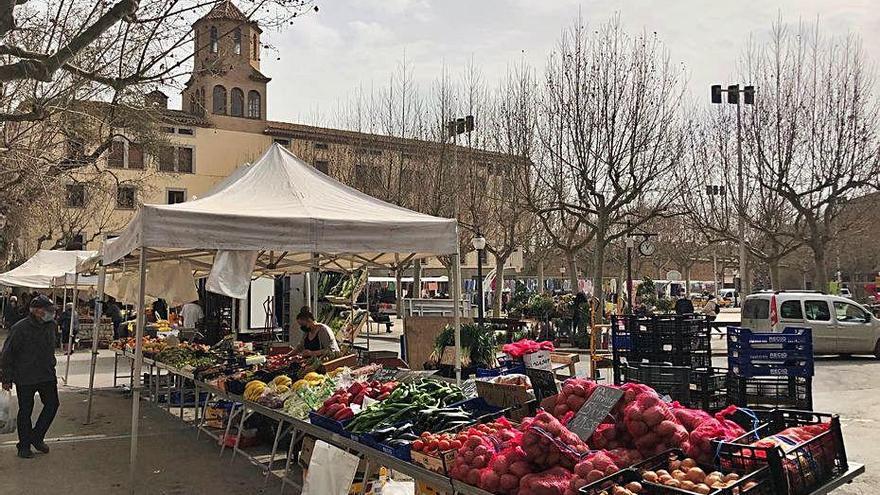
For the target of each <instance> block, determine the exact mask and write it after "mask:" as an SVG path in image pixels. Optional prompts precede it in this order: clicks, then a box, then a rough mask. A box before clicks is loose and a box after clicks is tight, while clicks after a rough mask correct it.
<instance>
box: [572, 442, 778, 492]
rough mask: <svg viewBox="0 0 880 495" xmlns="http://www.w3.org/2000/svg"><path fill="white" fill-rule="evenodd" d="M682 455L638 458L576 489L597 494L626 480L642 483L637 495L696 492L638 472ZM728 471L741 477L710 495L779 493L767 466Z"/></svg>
mask: <svg viewBox="0 0 880 495" xmlns="http://www.w3.org/2000/svg"><path fill="white" fill-rule="evenodd" d="M685 458H686V456H685V455H684V453H683V452H682V451H681V450H678V449H672V450H669V451H666V452H664V453H662V454H659V455H657V456H654V457H651V458H650V459H647V460H645V461H642V462H640V463H638V464H636V465H634V466H632V467H631V468H627V469H624V470H621V471H618V472H617V473H614V474H612V475H611V476H607V477H605V478H602V479H601V480H599V481H596V482H594V483H591V484H589V485H586V486H584V487H582V488H581V489H580V491H579V493H580V494H581V495H601V494H602V493H607V492H606V491H607V490H608V489H610V488H612V487H614V486H615V485H616V486H624V485H626V484H627V483H630V482H632V481H636V482H638V483H640V484H641V485H642V491H641V492H640V494H641V495H694V494H695V493H696V492H693V491H688V490H682V489H680V488H674V487H670V486H664V485H660V484H657V483H650V482H647V481H644V479H643V478H642V475H641V473H642V472H643V471H657V470H658V469H667V468H668V467H669V462H670V461H672V460H676V459H679V460H681V459H685ZM701 467H702V468H703V470H704V471H706V472H707V473H708V472H712V471H714V470H715V468H714V467H711V466H701ZM728 472H736V473H737V474H739V475H741V478H740V479H739V480H737V481H736V482H734V483H733V484H731V485H730V486H728V487H725V488H716V489H713V490H712V491H711V492H709V493H710V494H711V495H779V492H778V491H777V489H776V485H775V483H774V480H773V478H772V476H771V473H770V470H769V469H768V468H767V467H760V468H759V469H755V470H752V471H749V472H741V471H735V470H731V471H728ZM725 474H726V473H725ZM746 485H749V488H748V489H746V488H745V487H746Z"/></svg>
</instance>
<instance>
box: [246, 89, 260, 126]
mask: <svg viewBox="0 0 880 495" xmlns="http://www.w3.org/2000/svg"><path fill="white" fill-rule="evenodd" d="M248 117H250V118H252V119H259V118H260V93H259V92H258V91H248Z"/></svg>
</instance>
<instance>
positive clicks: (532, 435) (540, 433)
mask: <svg viewBox="0 0 880 495" xmlns="http://www.w3.org/2000/svg"><path fill="white" fill-rule="evenodd" d="M520 429H521V431H522V432H523V436H522V447H523V451H525V453H526V458H527V459H528V461H529V462H531V463H533V464H534V465H535V466H536V467H538V468H540V469H547V468H551V467H553V466H562V467H564V468H566V469H572V468H573V467H574V465H575V464H576V463H577V461H579V460H580V458H581V457H583V455H584V454H586V453H587V452H588V451H589V448H588V447H587V444H586V443H584V442H583V440H581V439H580V438H578V436H577V435H575V434H574V433H572V432H571V431H569V429H568V428H566V427H565V426H564V425H563V424H562V423H561V422H559V420H558V419H556V418H555V417H553V416H552V415H550V413H548V412H546V411H540V412H539V413H538V414H536V415H535V417H533V418H526V419H525V420H524V421H523V423H522V426H521V428H520Z"/></svg>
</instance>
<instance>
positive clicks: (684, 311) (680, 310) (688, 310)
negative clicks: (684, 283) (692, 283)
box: [675, 291, 694, 316]
mask: <svg viewBox="0 0 880 495" xmlns="http://www.w3.org/2000/svg"><path fill="white" fill-rule="evenodd" d="M675 314H677V315H678V316H684V315H692V314H694V303H693V301H691V300H690V298H689V297H687V293H686V292H685V291H682V292H681V293H680V294H679V297H678V300H677V301H675Z"/></svg>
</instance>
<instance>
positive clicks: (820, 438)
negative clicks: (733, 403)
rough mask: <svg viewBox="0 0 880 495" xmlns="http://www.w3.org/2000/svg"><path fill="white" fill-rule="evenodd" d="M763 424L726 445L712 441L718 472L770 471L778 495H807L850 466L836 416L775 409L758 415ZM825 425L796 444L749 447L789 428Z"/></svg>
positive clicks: (787, 442)
mask: <svg viewBox="0 0 880 495" xmlns="http://www.w3.org/2000/svg"><path fill="white" fill-rule="evenodd" d="M757 415H758V418H759V420H761V421H763V423H762V424H761V425H760V426H758V427H757V428H755V429H754V430H752V431H750V432H748V433H746V434H745V435H743V436H741V437H739V438H737V439H734V440H731V441H727V442H714V444H715V446H716V452H717V459H718V461H717V464H718V467H719V468H721V469H733V470H736V469H739V470H750V469H761V468H763V467H764V466H766V467H767V468H769V470H770V475H771V476H772V477H773V479H774V484H775V485H776V486H777V487H778V490H779V491H778V492H777V493H779V494H780V495H808V494H809V493H811V492H813V491H815V490H816V489H818V488H819V487H821V486H822V485H824V484H825V483H828V482H829V481H831V480H833V479H834V478H837V477H838V476H840V475H842V474H844V473H845V472H846V471H847V470H848V469H849V465H848V462H847V457H846V448H845V447H844V443H843V432H842V431H841V428H840V418H839V417H838V416H837V415H836V414H827V413H817V412H812V411H796V410H787V409H776V410H773V411H769V412H763V413H761V412H759V413H757ZM817 425H826V429H825V430H824V431H822V432H821V433H819V434H817V435H815V436H813V437H812V438H810V439H808V440H806V441H802V442H800V443H797V442H796V441H795V439H793V438H791V436H788V437H787V438H786V439H785V444H786V447H785V449H783V448H781V447H779V446H772V447H770V446H768V447H756V446H752V445H751V444H752V443H754V442H757V441H758V440H761V439H764V438H767V437H770V436H772V435H776V434H778V433H780V432H782V431H783V430H786V429H788V428H792V427H801V426H817Z"/></svg>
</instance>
